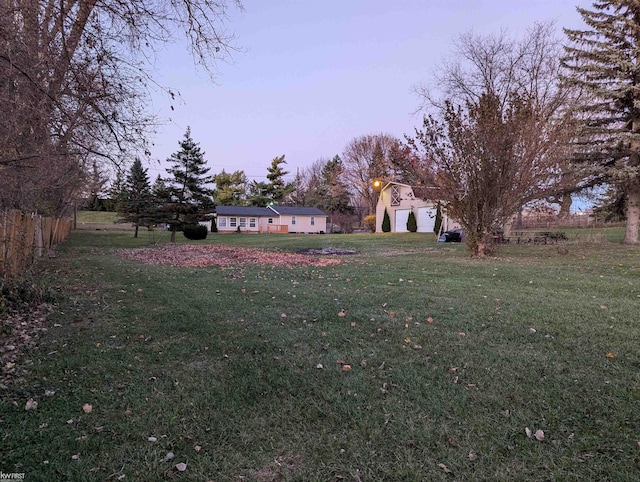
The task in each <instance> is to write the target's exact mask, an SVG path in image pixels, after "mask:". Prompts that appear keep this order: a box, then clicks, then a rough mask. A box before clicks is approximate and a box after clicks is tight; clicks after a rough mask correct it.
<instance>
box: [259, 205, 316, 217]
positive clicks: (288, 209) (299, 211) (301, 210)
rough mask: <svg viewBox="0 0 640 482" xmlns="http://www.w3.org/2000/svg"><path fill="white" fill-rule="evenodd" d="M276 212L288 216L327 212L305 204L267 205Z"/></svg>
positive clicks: (314, 214)
mask: <svg viewBox="0 0 640 482" xmlns="http://www.w3.org/2000/svg"><path fill="white" fill-rule="evenodd" d="M269 208H270V209H273V210H274V211H275V212H276V213H278V214H281V215H282V214H285V215H288V216H291V215H293V216H326V215H327V214H326V213H325V212H323V211H321V210H320V209H318V208H313V207H306V206H302V207H300V206H269Z"/></svg>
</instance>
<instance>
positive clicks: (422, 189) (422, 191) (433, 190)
mask: <svg viewBox="0 0 640 482" xmlns="http://www.w3.org/2000/svg"><path fill="white" fill-rule="evenodd" d="M392 185H396V186H405V187H408V188H410V189H411V190H412V191H413V195H414V196H415V197H417V198H418V199H422V200H425V201H426V200H434V199H439V197H440V196H439V193H438V188H437V187H434V186H426V185H424V184H417V185H414V186H411V185H409V184H405V183H403V182H396V181H390V182H388V183H387V184H385V186H384V187H383V188H382V189H381V190H380V192H382V191H384V190H385V189H388V188H389V187H390V186H392Z"/></svg>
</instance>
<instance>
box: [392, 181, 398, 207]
mask: <svg viewBox="0 0 640 482" xmlns="http://www.w3.org/2000/svg"><path fill="white" fill-rule="evenodd" d="M391 205H392V206H399V205H400V186H391Z"/></svg>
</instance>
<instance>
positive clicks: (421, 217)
mask: <svg viewBox="0 0 640 482" xmlns="http://www.w3.org/2000/svg"><path fill="white" fill-rule="evenodd" d="M424 191H425V195H426V196H429V195H430V194H431V196H433V193H429V191H428V190H426V189H425V190H424ZM426 196H425V197H426ZM385 208H386V210H387V213H388V214H389V220H390V221H391V232H392V233H407V232H409V230H408V229H407V220H408V219H409V213H410V212H411V211H413V213H414V214H415V216H416V221H417V224H418V232H419V233H433V228H434V226H435V224H436V212H437V209H438V208H437V200H436V199H421V198H419V197H416V196H415V195H414V189H413V188H412V187H411V186H409V185H408V184H402V183H399V182H388V183H387V184H386V185H385V186H384V187H383V188H382V189H381V190H380V197H379V198H378V204H377V206H376V233H381V232H382V220H383V218H384V210H385ZM454 227H456V226H455V223H453V222H452V221H451V220H450V219H449V218H448V217H447V216H446V215H445V214H444V213H443V214H442V226H441V230H442V231H446V230H447V229H452V228H454Z"/></svg>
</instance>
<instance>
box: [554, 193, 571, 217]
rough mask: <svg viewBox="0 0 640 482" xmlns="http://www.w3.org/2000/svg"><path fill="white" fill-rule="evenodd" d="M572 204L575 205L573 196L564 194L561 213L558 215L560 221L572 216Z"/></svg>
mask: <svg viewBox="0 0 640 482" xmlns="http://www.w3.org/2000/svg"><path fill="white" fill-rule="evenodd" d="M571 204H573V199H572V198H571V194H563V195H562V200H561V201H560V212H559V213H558V216H559V217H560V219H565V218H566V217H568V216H569V214H571Z"/></svg>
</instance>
